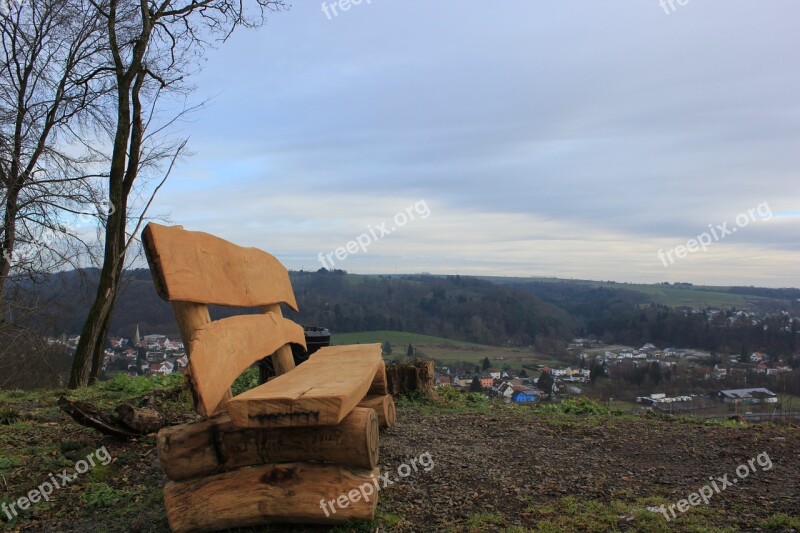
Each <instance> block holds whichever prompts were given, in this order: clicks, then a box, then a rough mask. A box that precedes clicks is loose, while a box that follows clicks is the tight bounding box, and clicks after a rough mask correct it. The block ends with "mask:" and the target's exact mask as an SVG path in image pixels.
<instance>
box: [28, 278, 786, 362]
mask: <svg viewBox="0 0 800 533" xmlns="http://www.w3.org/2000/svg"><path fill="white" fill-rule="evenodd" d="M290 274H291V278H292V284H293V286H294V290H295V294H296V296H297V300H298V304H299V306H300V310H301V313H300V314H295V313H289V316H291V317H292V318H293V319H294V320H296V321H297V322H299V323H301V324H304V325H316V326H324V327H327V328H329V329H330V330H331V331H332V332H333V333H335V334H336V333H348V332H362V331H381V330H383V331H400V332H408V333H415V334H424V335H432V336H436V337H444V338H447V339H454V340H460V341H466V342H473V343H478V344H482V345H492V346H525V347H534V348H535V349H536V350H537V351H538V352H540V353H549V354H558V353H563V349H564V347H565V346H566V342H567V341H568V340H569V339H570V338H572V337H573V336H576V335H577V336H589V335H594V336H596V337H597V338H600V339H602V340H604V341H605V342H608V343H623V344H629V345H636V344H639V345H640V344H644V343H645V342H653V343H655V344H656V345H658V346H674V347H678V348H684V347H685V348H703V349H706V350H710V351H718V352H720V353H730V354H741V353H745V352H750V351H765V352H767V353H770V354H772V355H776V356H777V355H791V354H793V353H795V352H796V351H797V350H798V348H799V347H800V334H798V333H797V330H798V327H799V326H800V320H798V321H796V322H791V320H790V317H791V316H794V317H798V316H800V301H798V300H797V298H795V297H796V296H797V297H800V291H798V290H797V289H760V288H755V287H732V288H727V287H695V286H692V285H690V284H673V285H666V284H660V285H634V284H619V283H610V282H594V281H572V280H557V279H542V278H538V279H537V278H472V277H462V276H431V275H393V276H360V275H352V274H346V273H345V272H342V271H333V272H328V271H324V270H322V271H319V272H291V273H290ZM97 275H98V272H97V270H91V269H90V270H81V271H71V272H62V273H58V274H54V275H51V276H49V277H48V278H47V279H46V280H45V282H44V283H43V284H42V285H40V286H39V287H38V294H37V295H36V297H35V300H36V302H37V305H38V306H41V307H42V308H43V309H44V310H45V311H46V312H45V313H43V315H42V316H41V317H40V322H41V324H42V325H43V326H45V328H46V331H47V332H49V333H50V334H52V335H60V334H61V333H68V334H70V333H77V332H79V331H80V329H81V326H82V324H83V321H84V319H85V316H86V314H87V311H88V308H89V305H90V302H91V299H92V297H93V295H94V290H95V288H94V287H95V286H96V280H97ZM665 301H670V302H672V303H673V304H672V305H670V304H666V303H664V302H665ZM723 302H727V305H723ZM689 303H691V304H692V305H689ZM701 304H704V305H701ZM739 304H741V305H739ZM708 306H712V307H717V308H721V309H723V311H722V312H721V313H716V314H712V313H695V312H691V310H690V309H689V308H694V309H701V308H705V307H708ZM737 308H738V309H740V310H744V309H747V310H751V311H753V312H755V313H756V314H751V313H750V312H748V313H746V314H745V316H739V315H740V314H741V313H737V312H736V311H735V309H737ZM780 310H786V311H788V312H789V313H790V315H788V316H786V315H781V314H776V313H775V312H776V311H780ZM764 313H772V317H766V316H765V315H764ZM230 314H232V311H231V310H229V309H222V308H214V307H212V309H211V315H212V317H215V318H221V317H223V316H228V315H230ZM734 315H736V316H737V317H739V318H735V317H734ZM712 318H713V320H712ZM787 321H788V322H787ZM137 324H138V325H139V329H140V331H141V333H142V334H147V333H165V334H167V335H171V336H177V335H178V328H177V325H176V323H175V319H174V318H173V314H172V307H171V306H170V305H169V304H168V303H166V302H163V301H162V300H161V299H160V298H158V296H157V295H156V292H155V288H154V287H153V282H152V279H151V277H150V272H149V270H147V269H139V270H132V271H129V272H126V274H125V276H124V287H123V290H122V293H121V296H120V299H119V302H118V305H117V309H116V311H115V314H114V319H113V322H112V325H111V333H112V334H113V335H120V336H125V337H129V336H131V335H133V332H134V330H135V328H136V325H137Z"/></svg>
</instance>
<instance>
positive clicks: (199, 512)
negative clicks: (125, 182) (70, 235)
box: [142, 223, 396, 532]
mask: <svg viewBox="0 0 800 533" xmlns="http://www.w3.org/2000/svg"><path fill="white" fill-rule="evenodd" d="M142 242H143V243H144V248H145V253H146V255H147V259H148V262H149V264H150V270H151V272H152V275H153V281H154V283H155V286H156V290H157V292H158V294H159V296H161V297H162V298H163V299H165V300H168V301H170V302H171V303H172V305H173V309H174V312H175V317H176V319H177V322H178V327H179V328H180V332H181V336H182V337H183V341H184V345H185V347H186V351H187V355H188V356H189V364H188V367H187V369H186V382H187V385H188V387H189V390H190V391H191V395H192V400H193V403H194V408H195V410H196V411H197V413H198V414H200V415H202V416H203V417H204V418H203V420H200V421H198V422H194V423H191V424H183V425H181V426H173V427H170V428H166V429H163V430H162V431H161V432H159V435H158V452H159V459H160V461H161V464H162V466H163V468H164V470H165V472H166V474H167V477H169V478H170V480H171V481H170V482H168V483H167V485H166V487H165V489H164V499H165V504H166V508H167V516H168V519H169V523H170V527H171V528H172V529H173V531H180V532H183V531H214V530H218V529H226V528H232V527H246V526H253V525H259V524H267V523H273V522H292V523H321V524H330V523H341V522H344V521H347V520H351V519H354V518H357V519H370V518H372V517H373V516H374V512H375V507H376V504H377V494H375V495H374V497H373V498H370V500H369V501H364V500H363V499H361V500H360V501H358V502H352V503H350V505H348V506H347V507H345V508H342V509H337V512H336V513H332V514H331V513H327V512H324V511H323V510H322V507H321V505H320V503H321V501H330V500H335V499H337V498H338V497H340V496H342V495H343V494H348V493H349V492H350V491H352V490H353V489H357V488H358V487H359V486H361V485H363V484H365V483H372V480H373V479H374V478H376V477H377V476H378V470H377V460H378V427H379V425H380V426H383V427H386V426H390V425H393V424H394V421H395V416H396V414H395V408H394V403H393V401H392V398H391V396H389V395H388V394H387V384H386V367H385V365H384V363H383V360H382V358H381V348H380V345H379V344H369V345H354V346H333V347H325V348H321V349H320V350H318V351H317V352H316V353H315V354H313V355H312V356H311V357H309V359H308V361H306V362H304V363H303V364H302V365H300V366H297V367H296V368H295V364H294V360H293V358H292V353H291V347H290V346H289V345H290V343H294V344H299V345H302V346H305V337H304V332H303V328H302V327H301V326H299V325H298V324H295V323H294V322H292V321H291V320H289V319H287V318H285V317H283V314H282V311H281V307H280V306H281V304H284V305H287V306H289V307H290V308H292V309H294V310H295V311H297V302H296V300H295V297H294V292H293V291H292V287H291V283H290V280H289V274H288V272H287V270H286V268H285V267H284V266H283V265H281V263H280V262H279V261H278V260H277V259H275V258H274V257H273V256H271V255H270V254H268V253H266V252H264V251H261V250H258V249H255V248H242V247H239V246H236V245H234V244H232V243H230V242H228V241H225V240H223V239H220V238H218V237H215V236H213V235H210V234H207V233H201V232H193V231H186V230H184V229H183V228H182V227H181V226H172V227H168V226H163V225H160V224H154V223H150V224H148V225H147V227H146V228H145V229H144V231H143V233H142ZM212 304H215V305H221V306H229V307H240V308H249V309H250V310H253V309H254V310H255V312H254V313H250V314H241V315H237V316H233V317H229V318H223V319H220V320H212V319H211V316H210V314H209V309H208V306H209V305H212ZM266 356H269V357H271V358H272V363H273V366H274V368H275V371H276V377H275V378H273V379H272V380H270V381H268V382H267V383H264V384H262V385H260V386H258V387H256V388H253V389H251V390H249V391H247V392H245V393H242V394H240V395H238V396H236V397H231V396H232V395H231V392H230V387H231V385H232V384H233V382H234V381H235V380H236V378H237V377H238V376H239V375H240V374H241V373H242V372H243V371H245V370H246V369H248V368H249V367H251V366H252V365H253V364H254V363H256V362H258V361H259V360H261V359H263V358H264V357H266Z"/></svg>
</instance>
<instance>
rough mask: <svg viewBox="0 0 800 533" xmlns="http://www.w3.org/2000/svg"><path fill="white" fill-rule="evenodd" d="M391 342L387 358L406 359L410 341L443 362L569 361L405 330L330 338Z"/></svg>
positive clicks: (422, 352) (511, 363)
mask: <svg viewBox="0 0 800 533" xmlns="http://www.w3.org/2000/svg"><path fill="white" fill-rule="evenodd" d="M386 341H388V342H389V343H390V344H391V345H392V349H393V351H392V354H391V355H389V356H385V359H388V360H393V359H404V358H405V357H406V349H407V347H408V344H409V343H411V345H412V346H414V348H415V349H416V354H417V357H423V358H429V359H435V360H436V361H438V362H441V363H442V364H452V363H455V362H457V361H465V362H469V363H474V364H478V363H480V362H481V361H483V359H484V358H486V357H488V358H489V361H491V363H492V366H494V367H497V368H502V367H503V366H505V365H508V366H511V367H512V368H518V369H519V368H522V365H523V364H525V365H549V366H564V365H565V364H566V363H563V362H560V361H558V360H557V359H555V356H550V355H546V354H541V353H538V352H535V351H534V350H533V349H530V348H511V347H498V346H486V345H483V344H473V343H470V342H463V341H456V340H452V339H445V338H442V337H433V336H431V335H421V334H418V333H406V332H402V331H363V332H359V333H339V334H334V335H333V336H332V337H331V342H332V343H333V344H335V345H338V344H368V343H375V342H377V343H380V344H383V343H384V342H386Z"/></svg>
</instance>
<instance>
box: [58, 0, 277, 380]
mask: <svg viewBox="0 0 800 533" xmlns="http://www.w3.org/2000/svg"><path fill="white" fill-rule="evenodd" d="M93 5H94V7H95V9H96V11H97V12H98V13H99V14H100V15H101V17H103V19H104V21H105V25H106V38H107V39H108V47H109V55H110V60H109V65H110V68H111V70H112V72H113V76H114V86H115V92H114V95H113V96H114V98H113V104H109V105H112V106H113V108H114V109H116V116H115V117H113V121H112V124H113V128H111V129H109V132H108V133H109V136H110V137H111V139H112V143H111V144H112V148H111V154H110V161H111V165H110V171H109V174H108V180H107V189H108V193H109V200H110V202H111V203H112V204H113V205H114V206H115V208H116V209H115V211H114V212H112V213H110V214H109V215H108V217H107V218H106V223H105V241H104V243H105V249H104V256H103V266H102V270H101V274H100V281H99V285H98V288H97V294H96V297H95V301H94V303H93V305H92V307H91V309H90V311H89V315H88V317H87V319H86V323H85V324H84V327H83V331H82V332H81V337H80V341H79V344H78V348H77V351H76V354H75V359H74V363H73V367H72V371H71V373H70V381H69V386H70V387H71V388H75V387H80V386H83V385H86V384H87V383H93V382H95V381H96V380H97V377H98V374H99V372H100V369H101V367H102V361H103V355H104V353H103V352H104V344H105V339H106V335H107V334H108V328H109V325H110V322H111V317H112V314H113V309H114V304H115V302H116V298H117V295H118V292H119V284H120V280H121V276H122V271H123V267H124V263H125V257H126V253H127V250H128V247H129V246H130V245H131V243H132V242H133V238H134V237H135V235H136V233H137V231H138V227H139V226H140V224H141V222H142V220H143V214H140V216H139V217H138V221H137V222H135V227H130V226H131V224H129V222H130V220H129V219H130V218H131V217H130V216H129V205H130V203H129V202H130V200H131V191H132V190H133V187H134V184H135V183H136V182H137V180H138V179H139V178H140V176H148V175H150V176H152V175H153V172H154V170H155V169H159V168H162V167H163V166H165V165H168V166H169V167H170V168H171V166H172V164H173V163H174V161H175V159H176V158H177V157H178V156H179V155H180V152H181V150H182V149H183V147H184V146H185V142H178V143H174V142H173V143H170V142H169V140H168V137H167V135H166V131H167V130H166V129H165V124H164V122H163V121H161V122H159V117H160V116H162V115H163V113H164V109H163V108H160V107H159V99H160V98H163V97H164V96H165V95H180V94H185V93H186V92H189V91H190V90H191V87H189V86H188V85H187V84H186V78H187V77H188V76H189V75H190V74H192V72H193V71H195V70H197V68H198V67H197V65H198V64H199V60H200V59H201V57H202V54H203V52H204V51H205V49H206V48H207V47H208V46H210V45H211V44H212V42H213V41H214V40H217V41H224V40H225V39H227V38H228V37H229V36H230V35H231V33H232V32H233V31H234V30H235V29H236V28H237V27H239V26H242V27H249V28H255V27H259V26H261V25H263V24H264V23H265V22H266V16H267V14H268V13H270V12H273V11H277V10H280V9H281V8H283V7H284V4H283V2H281V1H276V0H251V1H250V2H248V3H244V2H242V1H241V0H93ZM173 119H174V117H173ZM173 119H170V120H167V121H166V122H167V124H168V123H169V122H170V121H171V120H173ZM168 171H169V169H167V171H166V172H165V173H164V174H163V176H162V181H160V183H163V179H165V178H166V175H168ZM160 183H159V185H160Z"/></svg>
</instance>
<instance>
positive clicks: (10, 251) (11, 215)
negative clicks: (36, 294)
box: [0, 190, 17, 321]
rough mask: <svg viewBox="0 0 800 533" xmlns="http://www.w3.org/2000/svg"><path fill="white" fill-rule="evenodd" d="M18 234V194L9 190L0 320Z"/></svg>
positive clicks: (0, 264)
mask: <svg viewBox="0 0 800 533" xmlns="http://www.w3.org/2000/svg"><path fill="white" fill-rule="evenodd" d="M16 236H17V194H16V193H15V191H13V190H11V191H8V196H7V197H6V205H5V213H3V245H2V248H0V321H2V320H3V318H4V317H5V299H4V298H3V296H4V295H5V291H6V285H8V275H9V273H10V272H11V262H12V261H13V255H14V245H15V244H16Z"/></svg>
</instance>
